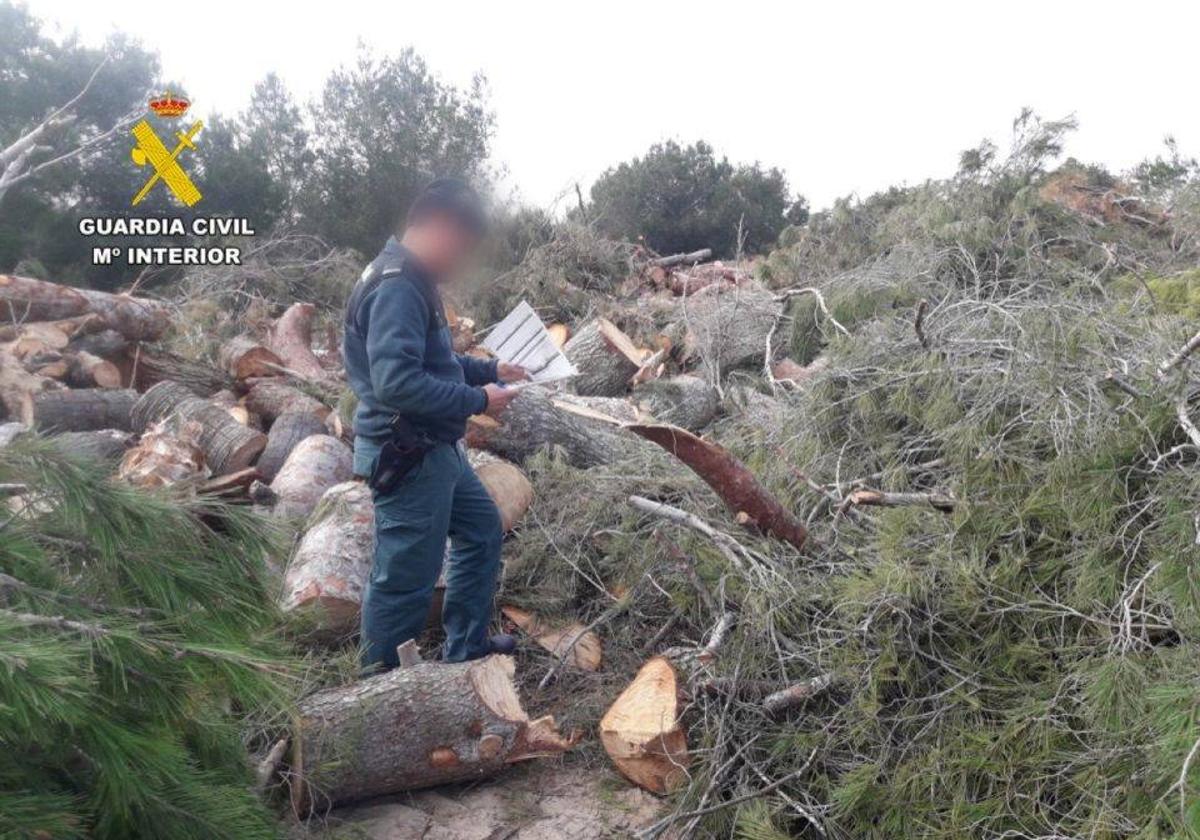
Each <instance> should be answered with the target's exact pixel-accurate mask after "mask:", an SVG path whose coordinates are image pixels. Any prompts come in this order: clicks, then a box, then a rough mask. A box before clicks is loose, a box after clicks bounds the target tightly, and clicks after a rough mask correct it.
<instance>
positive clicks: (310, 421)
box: [255, 411, 325, 481]
mask: <svg viewBox="0 0 1200 840" xmlns="http://www.w3.org/2000/svg"><path fill="white" fill-rule="evenodd" d="M323 434H325V424H324V423H323V422H322V421H321V418H319V417H317V415H315V414H313V413H312V412H308V411H293V412H285V413H284V414H281V415H279V416H278V417H276V418H275V422H274V423H272V424H271V430H270V431H269V432H268V433H267V448H266V449H264V450H263V452H262V455H259V456H258V461H257V463H256V464H255V466H256V467H258V471H259V472H260V473H262V475H263V479H264V480H266V481H272V480H274V478H275V476H276V475H277V474H278V473H279V468H280V467H282V466H283V462H284V461H286V460H287V457H288V455H291V454H292V450H293V449H295V448H296V445H297V444H299V443H300V441H302V440H304V439H305V438H307V437H312V436H313V435H323Z"/></svg>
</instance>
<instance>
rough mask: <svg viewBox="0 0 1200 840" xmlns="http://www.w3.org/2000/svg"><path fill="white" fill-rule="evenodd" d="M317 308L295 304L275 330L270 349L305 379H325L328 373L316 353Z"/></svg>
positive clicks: (272, 333)
mask: <svg viewBox="0 0 1200 840" xmlns="http://www.w3.org/2000/svg"><path fill="white" fill-rule="evenodd" d="M316 312H317V307H315V306H313V305H312V304H311V303H293V304H292V305H291V306H289V307H288V308H287V311H286V312H284V313H283V315H281V316H280V317H279V320H278V321H276V322H275V323H274V324H273V325H272V327H271V340H270V346H271V349H272V350H274V351H275V352H276V353H277V354H278V355H279V358H281V359H283V365H284V367H286V368H287V369H288V370H289V371H291V372H292V373H295V374H297V375H298V376H300V377H303V378H305V379H324V378H325V377H326V376H328V372H327V371H326V370H325V368H324V367H323V366H322V365H321V362H320V360H318V359H317V357H316V355H315V354H314V353H313V351H312V325H313V317H314V316H315V315H316Z"/></svg>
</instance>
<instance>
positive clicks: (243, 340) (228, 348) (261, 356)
mask: <svg viewBox="0 0 1200 840" xmlns="http://www.w3.org/2000/svg"><path fill="white" fill-rule="evenodd" d="M220 356H221V367H223V368H224V369H225V371H226V372H227V373H228V374H229V375H230V376H232V377H233V378H234V379H236V380H237V381H238V382H242V381H244V380H246V379H250V378H251V377H257V376H276V375H278V374H279V372H280V368H281V367H283V359H281V358H279V356H277V355H276V354H275V352H274V351H273V350H271V349H270V348H269V347H265V346H263V345H262V344H259V343H258V342H257V341H255V340H254V339H252V338H250V337H249V336H245V335H239V336H238V337H237V338H233V339H230V340H229V341H227V342H225V344H224V346H222V347H221V354H220Z"/></svg>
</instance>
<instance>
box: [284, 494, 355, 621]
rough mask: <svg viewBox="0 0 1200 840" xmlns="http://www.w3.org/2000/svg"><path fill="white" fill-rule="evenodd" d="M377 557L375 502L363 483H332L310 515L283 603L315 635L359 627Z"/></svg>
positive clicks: (286, 581) (289, 571) (286, 579)
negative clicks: (366, 589)
mask: <svg viewBox="0 0 1200 840" xmlns="http://www.w3.org/2000/svg"><path fill="white" fill-rule="evenodd" d="M374 556H375V506H374V504H373V503H372V501H371V490H370V488H369V487H367V485H366V484H364V483H362V482H361V481H347V482H344V483H342V484H338V485H336V486H334V487H330V488H329V489H328V490H327V491H325V495H324V496H322V497H321V501H320V502H319V503H318V504H317V507H316V510H314V511H313V513H312V516H310V517H309V520H308V524H307V525H306V527H305V530H304V535H303V536H302V537H301V538H300V542H299V544H298V545H297V546H296V550H295V552H293V554H292V557H291V560H290V562H289V563H288V567H287V572H286V574H285V575H284V585H283V597H282V599H281V602H280V607H281V608H282V610H283V611H284V612H285V613H289V614H291V615H293V616H296V617H299V618H301V619H302V621H303V622H304V623H305V624H306V629H308V630H309V631H310V632H311V633H312V635H313V636H314V637H317V638H321V639H329V640H337V639H342V638H345V637H347V636H349V635H351V634H352V633H354V632H356V631H357V630H358V616H359V610H360V609H361V608H362V597H363V587H364V586H366V582H367V575H368V574H369V573H370V571H371V564H372V562H373V561H374Z"/></svg>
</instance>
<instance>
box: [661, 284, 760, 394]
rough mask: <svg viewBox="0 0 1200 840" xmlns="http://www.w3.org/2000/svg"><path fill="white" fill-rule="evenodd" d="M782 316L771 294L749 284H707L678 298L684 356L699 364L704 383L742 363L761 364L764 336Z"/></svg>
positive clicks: (740, 365)
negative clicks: (702, 370) (683, 336)
mask: <svg viewBox="0 0 1200 840" xmlns="http://www.w3.org/2000/svg"><path fill="white" fill-rule="evenodd" d="M782 314H783V304H782V303H780V302H779V301H777V300H776V299H775V296H774V295H772V294H771V293H770V292H768V291H766V290H765V289H760V288H754V287H752V286H750V285H746V286H735V287H727V286H720V285H713V286H709V287H707V288H705V289H703V290H702V291H700V292H698V293H697V294H695V295H692V296H687V297H682V298H680V299H679V318H678V320H679V321H680V322H681V323H683V324H685V325H686V329H687V332H686V336H685V339H684V352H685V357H686V359H687V360H689V361H690V362H692V363H695V364H699V365H700V366H701V367H702V368H704V370H705V375H706V377H707V378H708V379H709V380H710V381H715V377H717V376H719V375H722V374H724V373H725V371H728V370H731V369H734V368H738V367H742V366H743V365H750V364H753V365H755V366H759V367H761V366H762V363H763V356H764V355H765V354H766V349H767V336H768V335H770V333H771V330H772V329H773V328H774V326H775V323H776V321H778V319H779V317H780V316H781V315H782Z"/></svg>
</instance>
